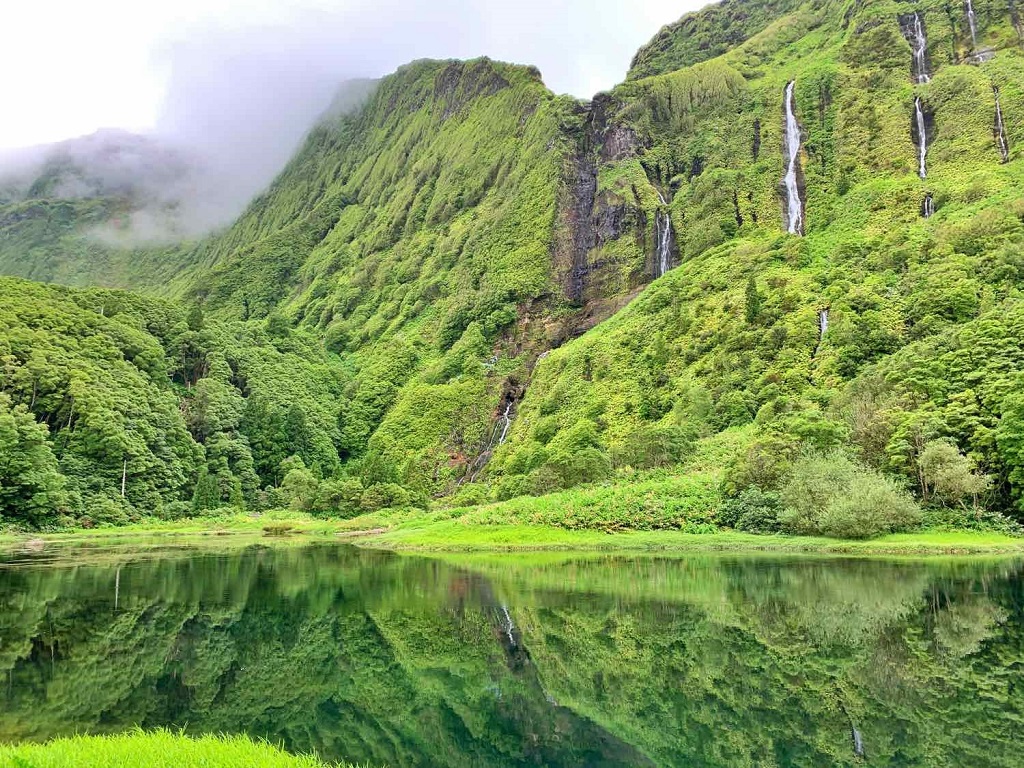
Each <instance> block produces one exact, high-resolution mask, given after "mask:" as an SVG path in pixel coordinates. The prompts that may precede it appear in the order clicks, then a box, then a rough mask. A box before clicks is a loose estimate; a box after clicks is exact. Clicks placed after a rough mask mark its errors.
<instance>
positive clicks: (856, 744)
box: [850, 728, 864, 757]
mask: <svg viewBox="0 0 1024 768" xmlns="http://www.w3.org/2000/svg"><path fill="white" fill-rule="evenodd" d="M850 731H851V733H850V735H851V736H852V737H853V754H855V755H856V756H857V757H864V738H863V737H862V736H861V735H860V731H858V730H857V729H856V728H850Z"/></svg>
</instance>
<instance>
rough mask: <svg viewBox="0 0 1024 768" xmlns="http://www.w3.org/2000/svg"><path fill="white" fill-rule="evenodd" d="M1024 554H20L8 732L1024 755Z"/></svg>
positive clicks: (393, 760)
mask: <svg viewBox="0 0 1024 768" xmlns="http://www.w3.org/2000/svg"><path fill="white" fill-rule="evenodd" d="M1021 569H1022V563H1021V561H1020V560H1007V559H991V560H951V559H928V560H902V561H888V560H880V559H841V558H816V557H802V558H778V557H770V556H764V555H760V556H738V555H733V554H730V555H719V556H713V555H705V556H687V557H657V556H641V555H631V556H606V555H596V554H577V555H573V554H567V553H557V554H556V553H547V554H525V555H520V556H511V555H509V556H502V555H477V556H446V557H444V558H436V559H431V558H426V557H414V556H406V555H396V554H391V553H383V552H372V551H364V550H360V549H356V548H354V547H350V546H344V545H338V544H334V543H309V542H303V541H301V540H293V541H282V542H272V543H263V542H262V541H260V540H253V541H251V542H249V543H246V544H244V545H231V544H227V543H225V544H224V545H223V546H217V547H211V546H210V545H209V544H207V545H203V546H202V547H200V548H195V549H193V548H191V547H188V546H180V547H179V546H168V545H162V546H157V547H155V548H153V547H144V546H136V545H133V546H120V547H112V546H107V547H97V546H84V547H83V546H75V547H71V546H57V547H54V546H52V545H47V547H46V548H45V549H43V550H42V551H31V550H26V551H22V552H8V553H6V554H4V555H0V673H2V676H0V702H2V706H0V741H21V740H44V739H47V738H49V737H51V736H55V735H59V734H70V733H75V732H88V733H110V732H117V731H122V730H126V729H130V728H133V727H134V726H141V727H143V728H153V727H157V726H171V727H175V728H179V727H181V728H184V729H186V731H188V732H190V733H207V732H227V733H234V732H247V733H249V734H252V735H255V736H260V737H266V738H268V739H270V740H271V741H274V742H276V743H279V744H281V745H283V746H284V747H285V748H286V749H288V750H291V751H296V752H314V751H315V752H316V753H318V754H319V755H320V756H322V757H324V758H326V759H331V760H334V759H342V758H345V759H349V760H352V761H357V762H363V763H369V764H372V765H390V766H536V765H545V766H622V765H638V766H643V765H658V766H688V767H692V766H698V767H700V766H765V767H767V766H808V767H811V766H813V767H814V768H819V767H820V766H831V765H851V766H854V765H879V766H881V765H885V766H890V765H892V766H928V767H929V768H933V767H934V766H971V767H972V768H977V767H978V766H1015V767H1018V768H1019V766H1021V765H1022V764H1024V748H1022V747H1021V742H1020V738H1021V734H1022V733H1024V730H1022V729H1024V579H1022V570H1021Z"/></svg>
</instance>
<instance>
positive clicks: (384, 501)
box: [359, 483, 412, 512]
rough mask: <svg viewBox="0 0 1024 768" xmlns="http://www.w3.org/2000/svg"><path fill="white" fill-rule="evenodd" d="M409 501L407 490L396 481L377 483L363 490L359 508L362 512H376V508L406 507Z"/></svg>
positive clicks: (410, 499)
mask: <svg viewBox="0 0 1024 768" xmlns="http://www.w3.org/2000/svg"><path fill="white" fill-rule="evenodd" d="M411 502H412V497H411V496H410V494H409V492H408V491H407V490H406V489H405V488H403V487H402V486H400V485H398V484H397V483H377V484H376V485H371V486H370V487H369V488H367V489H366V490H365V491H363V495H362V496H361V497H360V498H359V508H360V509H361V510H362V511H363V512H376V511H377V510H378V509H390V508H393V507H407V506H409V505H410V503H411Z"/></svg>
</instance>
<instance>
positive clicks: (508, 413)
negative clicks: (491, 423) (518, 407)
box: [498, 401, 512, 445]
mask: <svg viewBox="0 0 1024 768" xmlns="http://www.w3.org/2000/svg"><path fill="white" fill-rule="evenodd" d="M500 424H501V436H500V437H499V438H498V445H504V444H505V438H506V437H508V428H509V427H511V426H512V402H511V401H509V403H508V405H506V406H505V412H504V413H503V414H501V419H500Z"/></svg>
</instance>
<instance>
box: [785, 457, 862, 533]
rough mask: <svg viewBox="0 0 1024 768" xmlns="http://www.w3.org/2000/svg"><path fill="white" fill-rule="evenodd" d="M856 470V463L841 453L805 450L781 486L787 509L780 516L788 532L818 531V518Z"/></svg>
mask: <svg viewBox="0 0 1024 768" xmlns="http://www.w3.org/2000/svg"><path fill="white" fill-rule="evenodd" d="M856 473H857V467H856V465H855V464H854V463H853V462H852V461H850V459H849V458H847V457H846V456H845V455H843V454H842V453H839V452H838V451H837V452H833V453H829V454H824V455H822V454H816V453H808V454H804V455H803V456H802V457H800V458H799V459H798V460H797V461H796V463H795V464H794V465H793V469H792V472H791V473H790V475H789V480H788V481H787V482H786V484H785V486H784V487H783V488H782V494H781V498H782V503H783V504H784V505H785V507H786V510H785V512H784V513H783V514H782V515H781V516H780V519H781V521H782V523H783V529H784V530H785V531H786V532H787V533H795V534H801V535H805V536H813V535H814V534H817V533H820V530H819V518H820V516H821V515H822V513H823V512H824V511H825V510H826V509H828V506H829V504H831V503H832V500H833V499H834V498H835V497H836V496H837V495H839V494H842V493H844V492H845V489H846V488H847V487H849V485H850V483H851V482H852V481H853V478H854V476H855V475H856Z"/></svg>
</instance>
